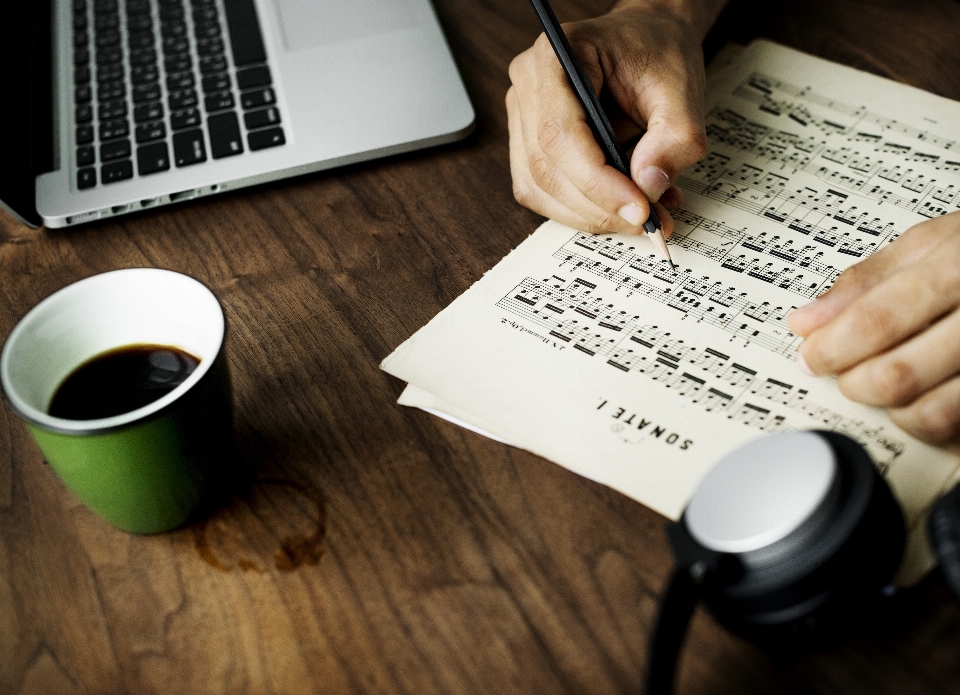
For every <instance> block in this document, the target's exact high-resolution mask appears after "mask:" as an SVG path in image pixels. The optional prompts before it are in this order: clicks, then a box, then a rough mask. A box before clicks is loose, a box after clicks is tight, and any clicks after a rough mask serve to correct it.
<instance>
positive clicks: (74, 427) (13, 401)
mask: <svg viewBox="0 0 960 695" xmlns="http://www.w3.org/2000/svg"><path fill="white" fill-rule="evenodd" d="M143 272H148V273H162V274H169V275H172V276H177V277H178V280H179V281H182V280H183V279H186V280H188V281H189V282H190V283H192V284H193V285H195V286H196V288H197V289H198V290H201V291H202V293H203V294H205V295H207V296H208V297H210V298H211V299H213V302H214V305H215V306H216V307H217V310H218V318H219V326H218V328H219V335H218V336H217V337H216V341H217V350H216V352H215V353H214V354H213V355H212V356H211V357H210V358H209V359H208V358H206V357H203V356H201V357H200V363H199V364H198V365H197V368H196V369H195V370H193V372H191V374H190V376H188V377H187V378H186V379H184V381H183V383H181V384H180V385H179V386H177V387H176V388H175V389H174V390H173V391H171V392H170V393H168V394H166V395H165V396H163V397H161V398H158V399H157V400H155V401H152V402H150V403H148V404H147V405H145V406H143V407H141V408H137V409H136V410H131V411H129V412H126V413H122V414H120V415H114V416H112V417H106V418H98V419H95V420H68V419H66V418H58V417H54V416H53V415H50V414H49V413H46V412H44V411H42V410H40V409H39V408H35V407H33V406H32V405H30V404H29V403H27V402H26V401H25V400H24V399H23V398H22V397H21V396H20V394H18V393H17V392H16V391H15V390H14V388H13V387H12V377H11V373H10V368H11V365H10V360H11V359H12V352H13V348H12V346H13V345H15V343H16V341H17V340H18V339H19V338H20V337H21V335H22V334H23V332H24V331H26V330H28V329H29V324H30V322H31V320H32V319H34V318H36V316H37V315H38V314H40V313H42V311H43V310H44V308H46V307H47V306H49V305H50V304H53V303H54V302H56V301H61V300H63V298H64V295H66V294H69V293H72V292H76V291H77V288H78V287H81V288H82V286H84V285H87V284H90V283H95V282H103V281H105V280H108V279H113V278H115V277H116V276H117V275H118V274H128V273H143ZM225 335H226V317H225V315H224V313H223V307H222V305H221V304H220V301H219V300H218V299H217V297H216V295H214V294H213V292H212V291H211V290H210V288H209V287H207V286H206V285H204V284H203V283H202V282H200V281H199V280H197V279H195V278H192V277H190V276H189V275H185V274H183V273H178V272H176V271H173V270H166V269H163V268H123V269H121V270H111V271H107V272H105V273H98V274H96V275H92V276H90V277H88V278H84V279H83V280H78V281H77V282H73V283H71V284H69V285H67V286H66V287H63V288H61V289H59V290H57V291H56V292H54V293H53V294H51V295H49V296H48V297H46V298H45V299H43V300H42V301H40V302H39V303H38V304H37V305H36V306H34V307H33V308H32V309H31V310H30V311H28V312H27V313H26V314H25V315H24V316H23V318H21V319H20V321H19V322H18V323H17V325H16V326H15V327H14V329H13V331H11V332H10V335H9V336H7V340H6V341H5V343H4V346H3V352H2V353H0V385H2V387H3V392H4V395H5V396H6V398H7V401H8V402H9V403H10V405H11V407H13V409H14V410H15V411H16V412H17V413H18V414H19V415H20V416H21V417H22V418H24V419H25V420H27V421H28V422H30V423H31V424H34V425H37V426H39V427H41V428H43V429H46V430H50V431H53V432H59V433H62V434H77V435H80V434H106V433H109V432H112V431H115V430H118V429H121V428H123V427H127V426H130V425H133V424H138V423H140V422H142V421H144V420H148V419H152V418H153V417H155V416H157V415H159V414H160V413H161V411H163V410H165V409H166V408H167V407H169V406H170V405H172V404H173V403H175V402H176V401H177V400H179V399H180V397H181V396H183V395H184V394H185V393H187V392H188V391H190V390H191V389H192V388H193V387H194V385H195V384H196V383H198V382H199V381H200V380H201V379H202V378H203V377H204V376H205V375H206V374H207V372H209V371H210V369H212V368H213V364H214V362H216V361H217V359H218V358H219V357H220V355H221V353H222V352H223V349H224V336H225ZM116 347H117V348H120V347H124V346H123V345H117V346H116ZM98 354H102V353H98ZM95 356H96V355H91V358H92V357H95ZM88 359H89V358H88ZM81 364H82V362H81ZM79 366H80V365H79V364H77V365H75V366H74V367H73V368H74V369H75V368H76V367H79Z"/></svg>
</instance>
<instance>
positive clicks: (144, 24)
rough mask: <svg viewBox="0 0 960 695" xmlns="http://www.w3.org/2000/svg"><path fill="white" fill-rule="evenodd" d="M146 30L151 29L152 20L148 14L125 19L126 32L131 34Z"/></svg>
mask: <svg viewBox="0 0 960 695" xmlns="http://www.w3.org/2000/svg"><path fill="white" fill-rule="evenodd" d="M128 14H129V13H128ZM147 29H153V20H152V19H151V18H150V15H149V13H148V14H140V15H130V16H128V17H127V31H129V32H130V33H131V34H133V33H135V32H141V31H146V30H147Z"/></svg>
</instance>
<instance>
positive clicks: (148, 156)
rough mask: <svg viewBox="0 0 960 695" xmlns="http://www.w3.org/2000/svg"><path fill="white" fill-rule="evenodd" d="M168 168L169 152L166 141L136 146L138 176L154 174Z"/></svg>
mask: <svg viewBox="0 0 960 695" xmlns="http://www.w3.org/2000/svg"><path fill="white" fill-rule="evenodd" d="M169 168H170V154H169V152H168V151H167V143H165V142H155V143H153V144H152V145H141V146H140V147H138V148H137V171H138V172H140V176H146V175H147V174H156V173H157V172H158V171H166V170H167V169H169Z"/></svg>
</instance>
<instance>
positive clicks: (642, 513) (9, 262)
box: [0, 0, 960, 695]
mask: <svg viewBox="0 0 960 695" xmlns="http://www.w3.org/2000/svg"><path fill="white" fill-rule="evenodd" d="M608 1H609V0H556V2H555V9H556V11H557V14H558V15H559V16H560V18H561V19H562V20H564V21H566V20H572V19H579V18H585V17H588V16H591V15H593V14H597V13H600V12H602V11H604V10H605V9H606V8H607V6H608ZM435 5H436V8H437V12H438V14H439V16H440V19H441V22H442V24H443V26H444V28H445V30H446V32H447V35H448V37H449V41H450V44H451V46H452V49H453V53H454V55H455V57H456V60H457V62H458V64H459V66H460V69H461V71H462V74H463V77H464V81H465V83H466V85H467V89H468V91H469V93H470V97H471V99H472V100H473V103H474V105H475V108H476V111H477V129H476V132H475V133H474V134H473V135H472V136H471V137H470V138H469V139H467V140H465V141H463V142H461V143H458V144H455V145H450V146H446V147H441V148H436V149H432V150H429V151H424V152H419V153H415V154H410V155H405V156H398V157H394V158H391V159H387V160H383V161H379V162H373V163H369V164H364V165H358V166H352V167H348V168H345V169H340V170H336V171H332V172H327V173H323V174H317V175H311V176H307V177H303V178H299V179H295V180H291V181H285V182H282V183H278V184H275V185H270V186H265V187H260V188H256V189H252V190H247V191H242V192H237V193H232V194H228V195H222V196H220V197H215V198H209V199H205V200H199V201H194V202H192V203H189V204H184V205H181V206H176V207H170V208H166V209H163V210H158V211H155V212H152V213H150V214H139V215H133V216H128V217H122V218H117V219H115V220H109V221H105V222H102V223H95V224H91V225H88V226H86V227H83V228H77V229H70V230H65V231H56V232H55V231H48V230H31V229H28V228H25V227H22V226H20V225H18V224H17V223H16V222H14V221H13V220H12V219H11V218H10V217H7V216H2V215H0V337H6V335H7V334H8V333H9V332H10V330H11V329H12V328H13V326H14V325H15V324H16V322H17V320H18V319H19V318H20V317H21V316H23V314H24V313H26V311H27V310H28V309H29V308H30V307H32V306H33V305H34V304H36V303H37V302H38V301H39V300H40V299H42V298H43V297H45V296H46V295H48V294H50V293H51V292H53V291H55V290H57V289H59V288H61V287H63V286H64V285H67V284H68V283H70V282H73V281H75V280H78V279H81V278H84V277H87V276H89V275H92V274H94V273H99V272H103V271H107V270H112V269H116V268H123V267H132V266H150V267H161V268H170V269H173V270H177V271H180V272H184V273H187V274H189V275H192V276H193V277H196V278H198V279H199V280H201V281H203V282H204V283H206V284H207V285H209V286H210V287H211V288H212V289H213V290H214V292H215V293H216V294H217V296H218V297H219V298H220V300H221V302H222V303H223V305H224V307H225V309H226V313H227V316H228V321H229V337H228V351H229V358H230V362H231V367H232V370H233V379H234V385H235V399H236V412H237V417H236V428H237V432H236V467H237V476H238V479H240V478H243V479H245V480H248V481H250V482H249V484H248V485H247V486H246V487H245V488H244V490H243V492H242V493H241V494H239V495H237V496H236V497H235V498H233V499H232V501H231V502H230V503H229V504H228V505H227V506H226V507H224V508H222V509H220V510H219V511H217V512H215V513H214V514H213V515H212V516H210V517H209V518H208V519H206V520H204V521H202V522H200V523H197V524H195V525H193V526H190V527H187V528H183V529H180V530H178V531H175V532H173V533H168V534H163V535H157V536H147V537H142V536H134V535H130V534H127V533H124V532H122V531H118V530H116V529H114V528H112V527H110V526H109V525H107V524H106V523H105V522H103V521H101V520H100V519H99V518H97V517H96V516H94V515H93V514H92V513H91V512H89V511H88V510H87V509H86V508H84V507H83V506H82V505H81V504H80V503H79V502H77V500H76V499H75V498H74V497H73V496H72V494H71V493H70V492H69V491H68V490H67V489H66V488H65V487H64V486H63V485H62V484H61V483H60V481H59V480H58V479H57V477H56V476H55V474H54V473H53V472H52V471H51V470H50V468H49V467H48V466H46V465H44V463H43V461H42V459H41V456H40V454H39V452H38V451H37V449H36V448H35V447H34V446H33V444H32V442H31V441H30V439H29V438H28V436H27V433H26V430H25V429H24V427H23V426H22V424H21V423H20V422H19V421H18V420H17V419H16V418H15V417H14V415H13V414H12V412H11V411H10V410H9V409H8V408H6V407H4V408H2V409H0V693H4V694H8V693H9V694H14V693H16V694H23V695H26V694H33V693H38V694H43V695H49V694H57V693H91V694H92V693H96V694H99V693H104V694H113V693H131V694H134V693H135V694H140V693H157V694H163V695H171V694H180V693H183V694H190V695H201V694H206V693H226V694H231V695H234V694H236V695H242V694H260V693H277V694H280V695H292V694H295V693H411V694H412V693H416V694H417V695H421V694H427V693H466V694H471V695H472V694H475V693H497V694H501V693H538V694H539V693H544V694H550V693H597V694H600V693H611V694H612V693H637V692H639V691H640V687H641V683H642V677H643V674H644V671H645V660H646V656H645V651H646V646H647V637H648V633H649V631H650V628H651V622H652V620H653V617H654V614H655V610H656V605H657V601H658V597H659V595H660V593H661V591H662V590H663V588H664V583H665V581H666V579H667V576H668V573H669V571H670V568H671V562H670V556H669V552H668V549H667V545H666V541H665V538H664V536H663V527H664V524H665V520H664V519H663V518H662V517H660V516H659V515H657V514H655V513H653V512H651V511H650V510H648V509H646V508H644V507H643V506H641V505H640V504H637V503H635V502H633V501H631V500H629V499H627V498H625V497H623V496H622V495H620V494H618V493H616V492H613V491H611V490H609V489H606V488H604V487H602V486H600V485H597V484H594V483H591V482H589V481H586V480H584V479H581V478H579V477H577V476H576V475H574V474H572V473H569V472H567V471H566V470H564V469H562V468H560V467H558V466H555V465H553V464H551V463H549V462H547V461H545V460H543V459H540V458H538V457H536V456H533V455H530V454H527V453H524V452H521V451H517V450H515V449H512V448H510V447H507V446H504V445H501V444H497V443H495V442H492V441H489V440H486V439H484V438H482V437H479V436H477V435H474V434H472V433H470V432H467V431H464V430H462V429H459V428H457V427H455V426H453V425H450V424H447V423H445V422H443V421H441V420H439V419H437V418H434V417H431V416H429V415H426V414H424V413H422V412H420V411H416V410H409V409H405V408H401V407H399V406H397V405H396V404H395V401H396V398H397V396H398V395H399V393H400V391H401V389H402V386H403V385H402V384H401V383H400V382H398V381H396V380H395V379H393V378H392V377H389V376H387V375H386V374H384V373H382V372H381V371H380V370H379V369H378V367H377V365H378V364H379V362H380V361H381V360H382V359H383V358H384V357H385V356H386V355H387V354H389V353H390V352H391V351H392V350H393V349H394V348H395V347H396V346H397V345H399V344H400V343H401V342H402V341H403V340H404V339H406V338H407V337H408V336H409V335H411V334H412V333H413V332H414V331H415V330H416V329H418V328H419V327H420V326H422V325H423V324H425V323H426V322H427V321H429V320H430V319H431V318H432V317H433V316H434V315H435V314H436V313H437V312H439V311H440V310H441V309H442V308H443V307H444V306H446V305H447V304H448V303H449V302H451V301H452V300H453V299H454V298H455V297H457V296H458V295H459V294H461V293H462V292H463V291H464V290H466V289H467V288H468V287H469V286H470V285H471V284H472V283H473V282H475V281H476V280H478V279H479V278H480V277H481V275H482V274H483V272H484V271H485V270H487V269H489V268H490V267H492V266H493V265H494V264H495V263H497V261H499V260H500V258H502V257H503V256H504V255H505V254H506V253H507V252H509V251H510V250H511V249H512V248H513V247H514V246H516V245H517V244H518V243H519V242H520V241H521V240H522V239H523V238H524V237H525V236H526V235H528V234H529V233H531V232H532V231H533V230H534V229H535V228H536V226H537V225H538V224H539V223H540V221H541V220H540V219H539V218H538V217H537V216H536V215H534V214H533V213H531V212H529V211H526V210H524V209H523V208H521V207H520V206H519V205H517V204H516V203H515V202H514V200H513V197H512V193H511V184H510V174H509V166H508V159H507V127H506V116H505V112H504V108H503V98H504V94H505V92H506V89H507V86H508V84H509V80H508V76H507V66H508V64H509V61H510V60H511V58H512V57H513V56H514V55H516V54H517V53H519V52H520V51H522V50H524V49H525V48H526V47H527V46H529V45H530V44H531V43H532V42H533V40H534V38H535V37H536V35H537V33H538V31H537V28H538V26H537V23H536V19H535V17H534V15H533V12H532V10H531V8H530V7H529V5H528V4H527V3H526V2H525V1H523V0H479V1H476V2H466V0H435ZM756 35H764V36H768V37H771V38H774V39H777V40H779V41H781V42H784V43H786V44H788V45H791V46H795V47H797V48H800V49H802V50H805V51H808V52H811V53H814V54H816V55H820V56H823V57H826V58H830V59H833V60H836V61H839V62H842V63H846V64H849V65H853V66H855V67H859V68H862V69H865V70H869V71H871V72H874V73H877V74H880V75H884V76H887V77H891V78H893V79H896V80H900V81H903V82H907V83H910V84H913V85H917V86H919V87H922V88H924V89H928V90H931V91H933V92H936V93H938V94H942V95H944V96H947V97H950V98H953V99H960V41H958V40H957V39H958V36H960V3H956V2H953V1H952V0H913V1H911V0H874V1H872V2H868V1H866V0H862V1H859V2H858V1H856V0H837V1H830V0H808V1H803V0H798V1H796V2H784V3H782V4H781V3H775V2H764V3H760V2H753V3H751V2H741V3H735V4H734V5H733V6H731V7H730V8H728V10H727V12H726V13H725V15H724V17H723V18H722V20H721V22H720V23H719V25H718V29H717V31H715V32H714V34H713V35H712V36H711V37H710V39H709V41H708V44H707V47H708V49H709V47H710V46H716V45H719V43H720V42H722V41H723V40H724V39H726V38H729V37H733V38H738V39H740V40H746V39H749V38H751V37H753V36H756ZM679 692H680V693H717V694H719V693H787V694H794V693H796V694H800V693H843V694H850V693H870V694H877V693H884V694H886V693H889V694H897V695H900V694H903V693H936V694H938V695H944V694H949V693H960V606H958V604H957V603H955V602H954V601H953V599H952V598H951V596H950V594H949V592H948V590H947V589H946V587H945V585H944V583H943V581H942V579H941V578H940V577H939V576H938V575H937V574H934V575H931V577H929V578H928V579H927V580H926V581H924V582H923V583H922V584H921V585H920V586H918V587H916V588H914V589H913V590H911V591H908V592H905V593H903V594H901V596H900V597H899V599H898V600H897V601H896V602H895V603H894V605H893V606H892V607H891V610H890V612H889V614H887V615H883V616H877V618H876V623H875V624H874V625H872V626H871V627H870V629H869V630H867V631H865V634H863V635H861V636H859V637H855V638H854V639H852V640H849V641H846V642H842V643H840V644H837V645H833V646H831V647H825V648H821V649H819V650H816V651H807V652H803V653H796V652H790V653H775V652H770V651H764V650H761V649H760V648H758V647H756V646H753V645H751V644H749V643H746V642H744V641H742V640H740V639H738V638H736V637H733V636H731V635H729V634H727V633H725V632H724V631H723V630H722V629H721V628H719V627H717V626H716V624H715V623H714V622H713V621H712V620H711V618H710V617H709V616H707V615H704V614H697V616H696V618H695V620H694V624H693V627H692V632H691V634H690V637H689V640H688V643H687V648H686V651H685V653H684V657H683V662H682V668H681V674H680V681H679Z"/></svg>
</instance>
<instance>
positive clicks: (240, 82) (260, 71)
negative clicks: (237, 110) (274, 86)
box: [237, 65, 272, 89]
mask: <svg viewBox="0 0 960 695" xmlns="http://www.w3.org/2000/svg"><path fill="white" fill-rule="evenodd" d="M271 81H272V80H271V79H270V68H268V67H267V66H266V65H257V66H255V67H252V68H243V69H242V70H237V86H238V87H239V88H240V89H250V88H251V87H264V86H266V85H268V84H270V82H271Z"/></svg>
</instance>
